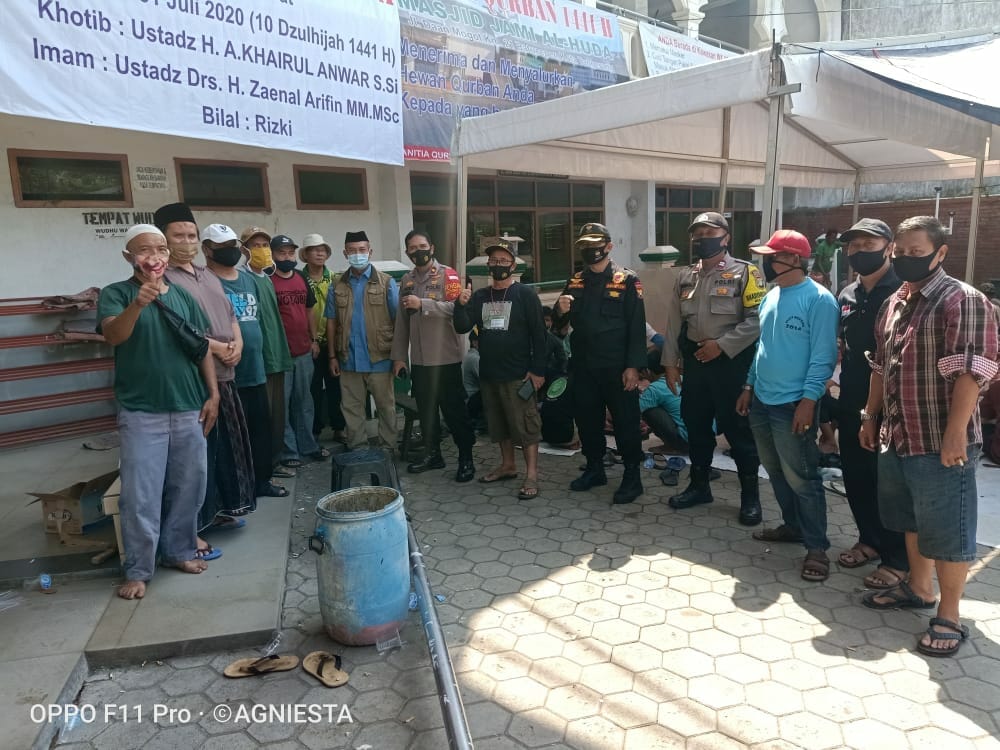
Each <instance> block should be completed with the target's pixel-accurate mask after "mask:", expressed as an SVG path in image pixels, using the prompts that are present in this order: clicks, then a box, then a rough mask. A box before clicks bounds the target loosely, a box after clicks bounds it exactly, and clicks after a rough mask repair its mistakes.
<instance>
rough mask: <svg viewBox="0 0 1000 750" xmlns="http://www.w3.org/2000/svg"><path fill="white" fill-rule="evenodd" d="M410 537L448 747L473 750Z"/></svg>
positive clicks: (410, 534)
mask: <svg viewBox="0 0 1000 750" xmlns="http://www.w3.org/2000/svg"><path fill="white" fill-rule="evenodd" d="M463 257H464V253H463ZM463 266H464V263H463ZM406 535H407V539H408V540H409V546H410V570H411V571H412V572H413V588H414V590H415V591H416V594H417V603H418V604H419V606H420V619H421V621H422V622H423V624H424V636H425V637H426V638H427V650H428V651H430V655H431V668H432V669H433V670H434V681H435V682H436V683H437V689H438V700H439V701H440V702H441V716H442V717H443V718H444V728H445V732H446V733H447V734H448V747H449V748H452V750H473V745H472V735H471V734H470V732H469V723H468V721H467V720H466V718H465V706H464V705H463V704H462V694H461V693H460V692H459V690H458V682H457V680H456V679H455V669H454V668H453V667H452V665H451V656H450V655H449V654H448V645H447V643H445V640H444V633H443V632H441V623H440V622H438V617H437V611H436V610H435V609H434V597H433V596H432V595H431V587H430V584H429V583H428V582H427V569H426V567H425V566H424V556H423V555H422V554H421V552H420V547H419V546H418V545H417V538H416V536H414V534H413V527H412V526H410V524H409V523H407V524H406Z"/></svg>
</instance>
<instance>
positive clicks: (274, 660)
mask: <svg viewBox="0 0 1000 750" xmlns="http://www.w3.org/2000/svg"><path fill="white" fill-rule="evenodd" d="M297 666H299V657H297V656H295V654H285V655H284V656H278V655H277V654H271V655H270V656H261V657H259V658H257V659H255V658H253V657H250V658H248V659H237V660H236V661H234V662H233V663H232V664H230V665H229V666H228V667H226V668H225V669H224V670H223V671H222V674H224V675H225V676H226V677H234V678H235V677H253V676H254V675H261V674H270V673H271V672H287V671H289V670H290V669H295V668H296V667H297Z"/></svg>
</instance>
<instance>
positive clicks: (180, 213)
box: [153, 203, 198, 232]
mask: <svg viewBox="0 0 1000 750" xmlns="http://www.w3.org/2000/svg"><path fill="white" fill-rule="evenodd" d="M175 221H190V222H191V223H192V224H197V223H198V222H196V221H195V220H194V214H193V213H191V209H190V208H189V207H188V204H187V203H168V204H167V205H165V206H160V207H159V208H158V209H156V213H155V214H153V223H154V224H155V225H156V226H157V228H158V229H159V230H160V231H161V232H162V231H163V230H164V229H166V228H167V224H173V223H174V222H175Z"/></svg>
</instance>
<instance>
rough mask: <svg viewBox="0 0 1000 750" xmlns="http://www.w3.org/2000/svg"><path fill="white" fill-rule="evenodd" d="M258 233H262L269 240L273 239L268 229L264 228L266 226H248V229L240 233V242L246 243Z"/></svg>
mask: <svg viewBox="0 0 1000 750" xmlns="http://www.w3.org/2000/svg"><path fill="white" fill-rule="evenodd" d="M258 234H259V235H261V236H262V237H265V238H266V239H267V241H268V242H270V241H271V235H270V234H269V233H268V231H267V230H266V229H264V227H247V228H246V229H244V230H243V234H241V235H240V242H242V243H243V244H244V245H245V244H246V243H248V242H249V241H250V240H252V239H253V238H254V237H256V236H257V235H258Z"/></svg>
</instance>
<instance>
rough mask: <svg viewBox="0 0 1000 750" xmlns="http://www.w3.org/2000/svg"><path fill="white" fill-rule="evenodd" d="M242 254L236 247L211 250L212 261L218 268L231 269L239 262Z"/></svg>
mask: <svg viewBox="0 0 1000 750" xmlns="http://www.w3.org/2000/svg"><path fill="white" fill-rule="evenodd" d="M242 257H243V253H242V252H241V251H240V249H239V248H238V247H217V248H215V249H214V250H212V260H213V261H215V262H216V263H218V264H219V265H220V266H228V267H229V268H232V267H233V266H235V265H236V264H237V263H239V262H240V258H242Z"/></svg>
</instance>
